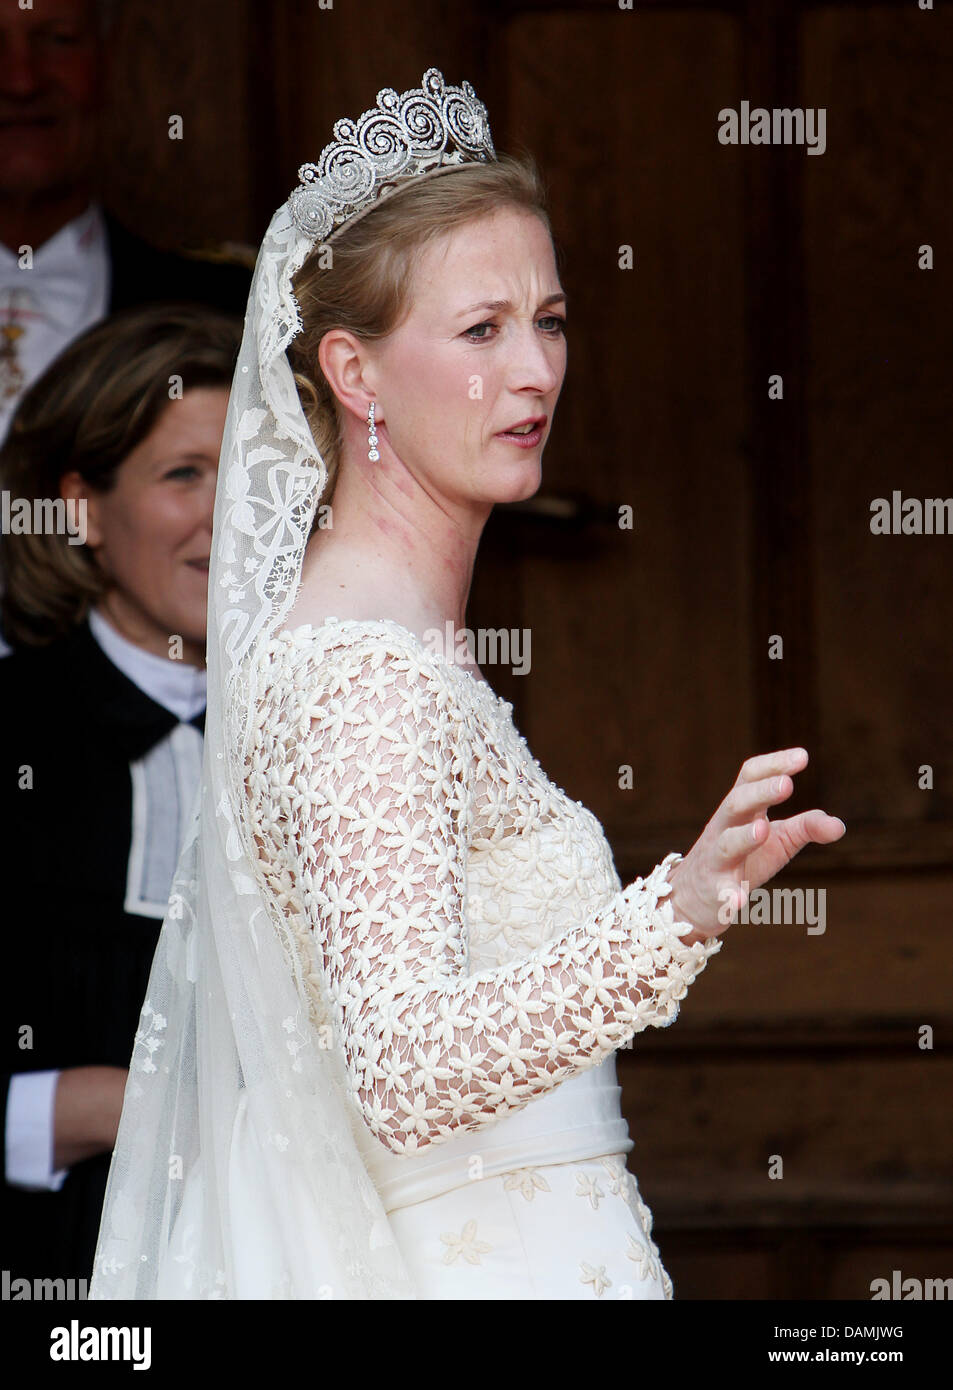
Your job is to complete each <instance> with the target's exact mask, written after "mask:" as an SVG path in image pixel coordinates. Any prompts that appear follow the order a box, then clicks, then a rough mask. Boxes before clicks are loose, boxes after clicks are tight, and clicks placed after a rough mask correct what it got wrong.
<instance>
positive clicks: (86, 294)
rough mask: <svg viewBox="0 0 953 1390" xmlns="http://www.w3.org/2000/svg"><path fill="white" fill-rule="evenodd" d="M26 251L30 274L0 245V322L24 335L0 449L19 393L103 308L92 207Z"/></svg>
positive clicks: (100, 231)
mask: <svg viewBox="0 0 953 1390" xmlns="http://www.w3.org/2000/svg"><path fill="white" fill-rule="evenodd" d="M32 251H33V265H32V268H30V269H24V268H23V267H22V266H21V264H20V260H21V256H20V248H19V247H14V248H11V247H9V246H5V245H3V244H2V243H0V322H3V323H6V322H8V321H9V320H11V319H13V320H15V321H16V323H17V324H19V326H20V327H21V328H22V329H23V330H24V331H23V334H22V336H21V337H20V338H18V339H17V343H16V357H17V361H18V363H19V365H20V367H21V369H22V371H23V384H22V386H21V388H20V393H19V395H17V396H14V397H13V398H12V399H0V444H2V443H3V440H4V439H5V438H6V435H7V430H8V429H9V427H10V420H11V418H12V417H13V413H14V411H15V410H16V407H17V405H18V404H19V400H20V397H21V396H22V395H23V393H24V392H25V391H26V390H27V388H28V387H30V386H31V385H32V384H33V382H34V381H36V379H37V377H39V376H41V375H42V374H43V372H45V371H46V368H47V367H48V366H49V365H50V363H51V362H52V361H53V359H54V357H57V356H58V355H59V354H60V353H61V352H62V350H63V348H65V347H66V346H67V345H68V344H69V343H71V342H72V341H73V339H74V338H78V337H79V335H80V334H81V333H83V332H84V331H85V330H86V329H87V328H91V327H92V325H93V324H94V323H98V322H99V320H100V319H101V318H104V317H105V314H106V312H107V309H108V307H109V296H110V291H111V288H112V269H111V266H110V262H109V238H108V236H107V233H106V222H105V219H104V217H103V214H102V209H101V208H100V206H99V204H98V203H96V202H92V203H90V205H89V206H88V207H87V208H86V210H85V211H84V212H81V213H80V215H79V216H78V217H74V218H73V220H72V222H67V223H66V225H65V226H63V227H61V228H60V229H59V231H58V232H56V233H55V234H54V235H53V236H51V237H50V239H49V241H45V242H44V243H43V245H42V246H40V247H36V246H34V247H33V248H32Z"/></svg>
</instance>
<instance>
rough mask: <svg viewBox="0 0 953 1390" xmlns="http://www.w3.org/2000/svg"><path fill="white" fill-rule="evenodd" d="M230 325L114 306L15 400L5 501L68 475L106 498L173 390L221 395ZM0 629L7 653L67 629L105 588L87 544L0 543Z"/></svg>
mask: <svg viewBox="0 0 953 1390" xmlns="http://www.w3.org/2000/svg"><path fill="white" fill-rule="evenodd" d="M241 332H242V329H241V323H240V321H239V320H238V319H237V318H230V317H228V316H226V315H225V314H221V313H218V312H216V311H213V310H211V309H206V308H203V307H202V306H200V305H193V304H182V305H154V306H149V307H147V308H136V309H125V310H123V311H122V312H121V313H118V314H114V315H113V316H112V317H111V318H107V319H104V320H103V321H102V322H100V323H98V324H96V325H95V326H94V327H93V328H90V329H88V330H87V331H86V332H85V333H84V334H82V336H81V337H79V338H76V339H75V340H74V341H73V342H72V343H70V345H69V346H68V347H67V348H66V349H65V350H64V351H63V352H62V353H60V355H59V357H57V358H56V360H55V361H54V362H53V363H52V364H51V366H49V367H48V368H47V369H46V371H45V372H44V373H43V375H42V376H41V377H40V378H39V380H38V381H36V382H34V383H33V385H32V386H31V387H30V389H29V391H27V392H26V394H25V395H24V397H23V399H22V400H21V401H20V404H19V406H18V408H17V411H16V414H15V415H14V417H13V420H12V422H11V425H10V432H9V434H8V436H7V440H6V442H5V444H4V446H3V448H2V449H0V486H2V487H3V488H4V489H6V490H8V491H9V493H10V496H11V498H18V499H19V498H25V499H27V500H28V501H31V502H32V501H33V500H34V499H53V498H57V497H58V496H59V485H60V479H61V478H62V476H63V474H64V473H68V472H72V471H73V470H74V469H75V470H76V471H77V472H78V473H80V474H81V476H82V477H83V478H84V479H85V481H86V482H87V483H88V484H89V486H90V488H91V489H92V490H94V491H96V492H100V493H104V492H109V491H110V489H111V488H112V487H113V485H114V484H115V481H116V475H117V473H118V470H119V468H120V466H121V465H122V463H123V461H124V460H125V459H126V458H128V456H129V454H131V453H132V451H133V449H135V448H136V447H137V446H138V445H139V444H140V443H141V442H142V441H143V440H144V439H145V438H146V436H147V435H148V434H150V433H151V431H152V430H153V428H154V427H155V425H156V423H157V422H158V420H159V417H160V415H161V414H162V412H163V411H164V410H165V409H166V408H167V407H168V405H169V403H170V399H172V398H171V397H170V394H169V391H170V381H169V379H170V377H173V376H178V377H180V378H181V383H182V387H181V389H182V391H183V392H185V391H190V390H193V389H195V388H197V387H202V386H223V387H226V388H228V387H230V386H231V383H232V375H233V373H234V370H235V362H236V359H237V357H238V348H239V344H240V342H241ZM0 574H2V581H3V594H2V598H0V615H2V616H0V622H2V628H3V635H4V637H5V638H6V640H7V641H8V642H9V643H10V644H11V645H13V646H17V645H26V646H44V645H46V644H47V643H49V642H52V641H53V640H54V639H55V638H57V637H60V636H62V635H63V634H64V633H66V632H67V631H69V629H70V628H71V627H73V626H74V625H75V624H76V623H78V622H80V621H81V620H82V619H83V618H84V616H85V615H86V612H87V610H88V609H89V607H90V606H91V605H92V604H94V603H95V602H96V601H97V599H98V598H99V597H100V596H101V595H102V594H103V593H104V592H105V591H106V589H107V588H108V584H109V581H108V579H107V577H106V575H105V574H104V573H103V571H102V570H101V569H100V567H99V565H98V563H97V561H96V558H95V556H94V554H93V553H92V551H90V549H89V547H88V546H85V545H70V544H69V542H68V538H67V536H65V535H64V534H62V532H58V533H54V532H44V533H37V534H32V535H30V534H24V535H19V534H16V533H11V534H10V535H6V536H4V537H3V540H2V543H0Z"/></svg>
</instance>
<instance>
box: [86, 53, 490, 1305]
mask: <svg viewBox="0 0 953 1390" xmlns="http://www.w3.org/2000/svg"><path fill="white" fill-rule="evenodd" d="M475 111H476V112H477V113H478V114H477V116H476V118H475V119H474V112H475ZM480 112H482V113H483V116H485V110H484V108H483V107H482V105H481V104H480V103H479V102H478V101H477V99H476V97H475V94H474V93H473V89H472V88H471V87H470V86H469V84H468V83H465V84H463V87H462V88H450V87H447V86H446V85H445V84H444V81H443V78H442V77H441V75H440V74H439V73H438V72H437V70H436V69H429V70H428V72H427V73H425V74H424V79H423V86H422V88H421V89H419V90H415V91H414V92H409V93H404V94H403V95H402V96H401V97H398V96H397V94H396V93H394V92H393V91H391V90H390V89H385V91H383V92H381V93H379V94H378V99H377V108H376V109H372V110H371V111H369V112H365V113H364V115H363V116H362V117H361V118H360V120H359V121H358V122H357V123H354V122H351V121H339V122H337V124H336V125H335V128H334V131H335V137H336V139H335V142H334V145H333V146H328V147H327V148H326V150H325V151H324V153H323V155H322V158H321V162H320V165H319V166H315V165H304V166H302V170H301V178H302V185H301V186H299V188H297V189H296V190H295V191H294V192H293V193H292V195H291V197H290V198H289V199H288V201H287V202H286V203H284V204H283V205H282V206H281V207H280V208H279V209H278V211H277V212H276V213H275V215H274V217H273V218H272V221H271V223H270V225H269V227H268V230H267V232H266V234H265V237H264V240H263V242H262V245H261V249H260V252H259V255H258V261H257V265H256V268H255V273H254V278H253V281H252V287H251V293H250V296H249V301H248V309H247V312H246V316H245V329H244V335H243V339H242V345H241V349H240V353H239V357H238V362H237V365H236V369H235V376H234V381H233V386H232V392H231V396H230V400H229V407H228V413H227V417H226V424H225V435H224V439H223V444H222V453H221V463H220V468H219V473H218V483H217V490H216V497H215V512H214V521H213V540H212V556H211V561H210V567H209V628H208V709H207V714H206V737H205V751H204V762H203V769H202V780H201V787H200V791H199V795H198V797H197V800H196V804H195V807H194V811H193V814H192V817H191V822H190V826H189V830H188V834H187V838H186V842H185V845H184V847H183V849H182V852H181V856H180V859H179V862H178V867H177V870H176V874H175V877H174V881H173V885H172V891H171V894H170V899H169V906H168V910H167V913H166V917H165V919H164V921H163V923H162V929H161V933H160V936H159V941H158V946H157V949H156V954H155V958H154V961H153V966H152V972H151V975H150V979H149V986H148V995H147V998H146V1000H145V1003H144V1005H143V1008H142V1014H141V1019H140V1026H139V1029H138V1031H137V1033H136V1038H135V1046H134V1050H133V1055H132V1058H131V1061H130V1071H129V1080H128V1083H127V1086H126V1092H125V1101H124V1106H123V1112H122V1119H121V1122H120V1126H119V1134H118V1138H117V1142H116V1148H115V1150H114V1153H113V1159H112V1166H111V1168H110V1173H109V1182H108V1186H107V1190H106V1200H105V1205H104V1208H103V1215H102V1222H101V1227H100V1233H99V1243H98V1246H97V1250H96V1258H95V1266H94V1272H93V1278H92V1282H91V1286H90V1298H93V1299H153V1298H197V1299H205V1298H282V1299H285V1298H287V1299H298V1298H305V1299H316V1298H329V1299H330V1298H334V1299H363V1298H373V1299H384V1298H414V1297H416V1292H415V1289H414V1286H413V1281H412V1279H411V1277H410V1274H409V1272H408V1270H407V1267H406V1265H405V1263H404V1261H403V1259H402V1257H401V1254H400V1251H399V1250H398V1248H397V1246H396V1244H395V1242H394V1239H393V1236H392V1234H391V1230H390V1225H389V1223H388V1221H387V1217H386V1214H385V1212H384V1209H383V1206H382V1205H381V1202H380V1199H379V1197H378V1195H377V1191H376V1188H375V1187H374V1184H373V1182H372V1181H371V1178H370V1176H369V1174H368V1172H367V1169H366V1166H365V1164H364V1162H363V1159H362V1157H361V1154H360V1151H359V1149H358V1146H357V1143H356V1139H355V1133H356V1130H355V1126H357V1125H359V1124H361V1123H363V1121H362V1119H361V1117H360V1116H359V1115H358V1113H357V1111H356V1109H355V1108H354V1107H353V1104H352V1102H351V1101H350V1100H349V1098H348V1095H347V1091H346V1076H345V1064H344V1058H343V1054H342V1052H341V1049H340V1047H339V1046H336V1045H335V1042H334V1027H333V1021H332V1017H331V1011H330V1009H325V1010H324V1014H325V1016H324V1018H322V1017H320V1014H321V1012H322V1008H321V1005H320V1004H319V1005H318V1006H317V1015H318V1016H316V1009H315V1006H314V1005H311V1006H310V1007H309V1003H308V996H307V995H306V994H305V992H304V989H303V987H302V985H301V971H302V969H303V968H304V966H303V964H302V962H301V961H300V959H299V957H298V956H297V954H296V950H295V944H294V941H293V939H292V936H291V933H290V932H289V931H286V930H285V929H284V928H283V923H282V919H281V917H280V915H279V914H278V913H277V912H276V911H275V909H274V907H273V905H272V903H271V901H270V900H269V898H268V896H267V894H266V892H265V890H264V889H263V887H262V882H261V879H260V877H259V875H258V872H257V870H256V853H255V846H254V844H253V843H250V842H249V837H248V835H247V833H246V831H245V829H244V824H243V819H242V816H241V804H242V797H243V795H244V776H245V773H244V766H245V758H246V754H247V750H248V749H249V747H250V746H251V744H252V742H253V740H254V738H255V732H256V722H255V713H254V712H255V710H256V706H257V696H258V679H259V676H258V665H257V657H258V655H259V654H260V651H261V645H262V643H263V642H266V641H267V640H268V639H269V638H270V637H271V636H272V635H273V634H274V633H275V632H276V631H278V630H280V628H281V625H282V621H283V619H284V618H285V617H286V615H287V614H288V612H289V611H290V609H291V607H292V605H293V603H294V600H295V597H296V594H297V590H298V585H299V581H300V574H301V565H302V560H303V556H304V550H305V546H306V544H307V541H308V537H309V534H310V531H311V526H312V521H313V518H314V515H315V511H316V507H317V504H318V501H319V500H320V498H321V496H322V493H323V491H324V488H325V484H326V481H327V467H326V464H325V462H324V460H323V459H322V457H321V455H320V454H319V452H318V450H317V448H316V446H315V442H314V439H313V436H312V434H311V431H310V429H309V427H308V424H307V421H306V419H305V416H304V412H303V410H302V407H301V403H300V400H299V397H298V392H297V389H296V387H295V384H294V379H293V376H292V371H291V367H290V364H289V361H288V357H287V354H286V350H287V347H288V345H289V343H290V342H291V341H292V339H293V338H294V337H295V335H296V334H297V333H298V332H299V331H300V329H301V320H300V315H299V312H298V306H297V304H296V302H295V298H294V294H293V289H292V278H293V276H294V275H295V273H296V272H297V271H298V270H299V269H300V267H301V266H302V264H303V263H304V260H305V258H306V257H307V255H308V253H309V252H310V251H311V250H312V248H313V247H314V246H315V244H316V242H317V241H318V240H321V239H322V238H323V240H324V241H331V240H332V237H333V231H334V230H337V229H338V228H339V227H340V226H342V225H344V223H345V222H346V221H349V220H352V219H353V217H354V216H362V215H363V214H364V213H365V212H367V211H369V210H370V208H371V207H372V206H374V203H375V201H380V199H381V198H383V197H386V196H388V195H389V193H390V192H393V191H396V189H397V188H398V187H401V186H403V184H404V183H405V182H406V180H407V178H430V177H433V176H435V175H438V174H445V173H449V172H452V170H453V169H454V168H457V167H460V165H461V163H463V162H465V161H466V160H471V161H472V160H475V159H481V160H482V159H486V158H488V157H489V158H492V157H495V156H494V154H493V148H492V143H491V141H490V136H489V126H488V123H487V122H486V121H485V120H484V119H483V118H482V117H481V116H480V115H479V113H480ZM451 137H452V138H451ZM368 198H370V199H371V200H370V201H368ZM329 232H330V235H328V233H329ZM318 993H319V997H320V993H321V991H320V989H319V991H318Z"/></svg>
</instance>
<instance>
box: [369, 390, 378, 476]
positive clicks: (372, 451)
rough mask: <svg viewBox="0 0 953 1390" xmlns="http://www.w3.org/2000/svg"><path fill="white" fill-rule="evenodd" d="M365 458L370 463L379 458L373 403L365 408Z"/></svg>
mask: <svg viewBox="0 0 953 1390" xmlns="http://www.w3.org/2000/svg"><path fill="white" fill-rule="evenodd" d="M367 457H368V458H369V459H370V461H371V463H376V462H377V460H378V459H379V458H380V454H379V453H378V450H377V430H376V429H375V426H374V402H373V401H371V403H370V405H369V406H368V407H367Z"/></svg>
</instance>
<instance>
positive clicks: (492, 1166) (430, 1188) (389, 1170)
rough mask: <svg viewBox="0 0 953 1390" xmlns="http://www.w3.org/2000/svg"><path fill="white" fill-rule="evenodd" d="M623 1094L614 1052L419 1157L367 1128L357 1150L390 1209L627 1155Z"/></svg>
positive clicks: (360, 1135)
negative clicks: (497, 1180)
mask: <svg viewBox="0 0 953 1390" xmlns="http://www.w3.org/2000/svg"><path fill="white" fill-rule="evenodd" d="M621 1094H622V1088H621V1087H620V1086H619V1085H617V1083H616V1070H615V1054H614V1053H613V1054H612V1055H610V1056H609V1057H607V1058H606V1059H605V1061H603V1062H600V1063H599V1065H598V1066H595V1067H590V1068H589V1069H588V1070H587V1071H583V1072H577V1073H576V1075H575V1076H571V1077H569V1078H568V1080H566V1081H562V1082H560V1083H559V1085H557V1086H555V1087H554V1088H553V1089H552V1090H551V1091H547V1092H545V1093H544V1094H543V1095H541V1096H537V1097H535V1098H534V1099H533V1100H531V1101H529V1102H528V1103H527V1104H526V1105H524V1106H523V1108H522V1109H521V1110H516V1111H512V1112H511V1113H510V1114H509V1115H505V1116H504V1117H503V1118H502V1119H500V1120H495V1121H493V1122H492V1123H490V1124H487V1125H484V1126H483V1127H482V1128H481V1129H476V1130H471V1131H468V1132H466V1133H463V1134H459V1135H454V1137H453V1138H451V1139H447V1140H445V1141H443V1142H442V1143H439V1144H431V1145H428V1146H427V1148H425V1149H422V1150H421V1151H420V1152H419V1153H416V1154H395V1153H391V1151H390V1150H389V1149H385V1148H384V1146H383V1144H381V1143H380V1141H379V1140H378V1139H375V1138H374V1136H373V1134H371V1132H370V1130H369V1129H367V1127H366V1126H364V1125H361V1126H360V1127H359V1131H358V1146H359V1148H360V1149H361V1153H362V1155H363V1157H364V1161H365V1163H366V1165H367V1170H368V1172H369V1174H370V1176H371V1179H372V1180H373V1182H374V1185H375V1187H376V1188H377V1191H378V1193H379V1195H380V1198H381V1201H382V1203H383V1206H384V1209H385V1211H387V1212H391V1211H394V1210H396V1209H397V1208H398V1207H405V1206H409V1205H411V1204H412V1203H414V1202H424V1201H427V1200H428V1199H429V1198H431V1197H438V1196H440V1195H441V1194H442V1193H444V1192H449V1191H451V1190H452V1189H453V1188H455V1187H460V1186H462V1185H463V1184H464V1183H467V1182H472V1181H474V1180H475V1179H480V1178H490V1177H496V1176H498V1175H499V1174H500V1173H506V1172H509V1171H510V1170H511V1169H515V1168H538V1167H543V1166H545V1165H546V1164H551V1163H572V1162H575V1161H577V1160H580V1159H587V1158H599V1157H601V1156H602V1155H604V1154H627V1153H628V1152H629V1151H630V1150H631V1148H632V1140H631V1138H630V1137H629V1128H628V1125H627V1124H626V1122H625V1119H624V1118H623V1115H622V1109H621V1105H620V1096H621Z"/></svg>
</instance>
